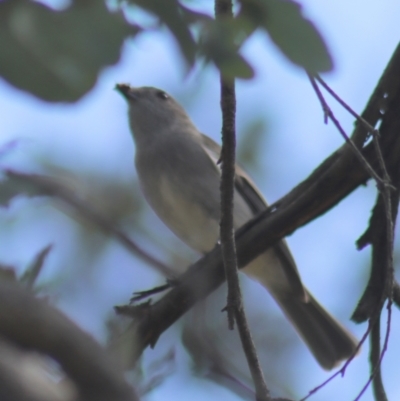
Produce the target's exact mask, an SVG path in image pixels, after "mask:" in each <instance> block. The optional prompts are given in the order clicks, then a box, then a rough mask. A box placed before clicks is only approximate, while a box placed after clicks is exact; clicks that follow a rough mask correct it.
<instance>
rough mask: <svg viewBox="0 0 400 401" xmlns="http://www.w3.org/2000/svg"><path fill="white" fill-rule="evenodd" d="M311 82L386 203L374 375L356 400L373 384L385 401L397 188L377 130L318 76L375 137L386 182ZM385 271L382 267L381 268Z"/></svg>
mask: <svg viewBox="0 0 400 401" xmlns="http://www.w3.org/2000/svg"><path fill="white" fill-rule="evenodd" d="M308 76H309V79H310V81H311V84H312V86H313V88H314V90H315V92H316V94H317V96H318V98H319V100H320V102H321V105H322V108H323V110H324V113H325V119H326V118H327V117H329V118H330V119H331V120H332V121H333V123H334V124H335V125H336V127H337V128H338V130H339V132H340V133H341V135H342V136H343V137H344V138H345V140H346V142H347V143H349V145H350V146H351V147H352V149H353V151H354V152H355V154H356V156H357V157H358V159H359V160H360V161H361V163H362V165H363V166H364V168H365V169H366V170H367V171H368V172H369V174H370V175H371V177H373V178H374V179H375V180H376V182H377V187H378V190H379V192H380V195H381V196H382V200H383V205H384V211H385V241H384V245H383V246H384V247H385V250H384V255H385V263H384V266H383V269H384V274H383V276H384V280H385V281H384V288H383V291H382V295H381V299H380V300H379V303H378V304H377V305H376V312H375V313H374V316H372V317H371V318H370V321H369V327H372V333H371V355H370V361H371V366H372V369H371V370H372V373H371V376H370V378H369V380H368V381H367V383H366V384H365V386H364V387H363V389H362V390H361V392H360V393H359V395H358V396H357V397H356V399H355V401H357V400H359V399H360V398H361V396H362V395H363V393H364V392H365V390H366V389H367V387H368V386H369V384H370V383H371V381H373V383H374V391H375V396H376V399H377V400H379V401H386V400H387V397H386V394H385V390H384V387H383V383H382V378H381V370H380V366H381V362H382V359H383V355H384V353H385V351H386V349H387V345H388V341H389V333H390V323H391V304H392V296H393V288H394V268H393V245H394V244H393V235H394V232H393V227H394V224H393V213H392V203H391V190H392V189H395V188H394V187H393V186H392V185H391V179H390V176H389V173H388V170H387V168H386V164H385V161H384V158H383V155H382V150H381V148H380V144H379V134H378V131H377V130H376V129H375V128H374V127H372V126H371V125H370V124H369V123H368V122H367V121H366V120H364V119H363V118H361V117H360V116H359V115H358V114H357V113H355V112H354V111H353V109H351V107H350V106H348V105H347V104H346V103H345V102H344V101H343V100H342V99H341V98H340V97H339V96H337V95H336V93H335V92H334V91H333V90H332V89H331V88H330V87H329V86H328V85H327V84H326V83H325V82H324V81H323V80H322V79H321V78H319V77H317V79H318V81H319V82H320V83H321V85H323V86H324V88H325V89H326V90H327V91H328V92H329V93H330V94H331V95H332V96H333V97H334V98H335V99H336V100H337V101H338V102H339V103H340V104H341V105H342V106H343V107H344V108H345V109H346V110H347V111H349V113H350V114H352V115H353V116H354V117H355V118H356V119H357V121H358V122H360V123H361V124H363V125H364V127H365V129H366V130H367V131H369V132H370V133H371V134H372V135H373V145H374V148H375V153H376V156H377V160H378V163H379V167H380V169H381V171H382V173H383V179H382V178H381V177H379V175H378V174H377V173H376V172H375V170H373V169H372V167H371V166H370V164H369V163H368V162H367V160H366V159H365V158H364V157H363V156H362V154H361V152H360V151H359V150H358V148H357V146H356V145H355V144H354V142H353V141H352V140H351V139H350V138H349V137H348V136H347V135H346V134H345V132H344V130H343V129H342V127H341V126H340V124H339V122H338V120H337V119H336V118H335V116H334V114H333V113H332V111H331V110H330V108H329V106H328V104H327V103H326V101H325V99H324V97H323V96H322V94H321V92H320V90H319V88H318V85H317V84H316V82H315V78H314V77H313V76H312V75H311V74H308ZM373 246H374V247H377V246H379V245H377V243H376V241H375V242H374V243H373ZM381 269H382V268H381ZM386 299H389V302H388V324H387V331H386V335H385V344H384V348H383V350H382V352H380V333H379V330H380V322H379V319H380V313H381V310H382V307H383V305H384V302H385V300H386Z"/></svg>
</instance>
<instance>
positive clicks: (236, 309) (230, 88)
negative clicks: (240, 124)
mask: <svg viewBox="0 0 400 401" xmlns="http://www.w3.org/2000/svg"><path fill="white" fill-rule="evenodd" d="M215 18H216V19H217V20H219V21H221V20H223V19H224V18H225V19H226V18H228V19H232V18H233V3H232V0H215ZM220 85H221V110H222V150H221V163H222V166H221V170H222V172H221V185H220V188H221V221H220V240H221V251H222V259H223V261H224V267H225V276H226V280H227V284H228V296H227V305H226V311H227V313H228V323H229V327H230V328H231V329H233V326H234V321H236V324H237V328H238V331H239V335H240V340H241V342H242V347H243V351H244V353H245V355H246V359H247V363H248V365H249V369H250V372H251V376H252V379H253V382H254V386H255V390H256V399H257V401H270V400H271V397H270V395H269V390H268V388H267V385H266V383H265V380H264V374H263V371H262V369H261V366H260V362H259V360H258V356H257V351H256V348H255V345H254V342H253V338H252V336H251V333H250V329H249V326H248V324H247V318H246V314H245V312H244V307H243V298H242V293H241V289H240V283H239V273H238V265H237V258H236V247H235V237H234V226H233V212H234V211H233V195H234V180H235V147H236V136H235V135H236V134H235V114H236V98H235V81H234V79H227V78H224V76H223V73H222V72H220Z"/></svg>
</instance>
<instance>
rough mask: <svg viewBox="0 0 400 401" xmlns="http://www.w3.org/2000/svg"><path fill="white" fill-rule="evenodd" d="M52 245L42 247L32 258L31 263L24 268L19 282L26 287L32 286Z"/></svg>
mask: <svg viewBox="0 0 400 401" xmlns="http://www.w3.org/2000/svg"><path fill="white" fill-rule="evenodd" d="M52 248H53V245H52V244H50V245H47V246H46V247H45V248H43V249H42V250H41V251H40V252H39V253H38V254H37V255H36V256H35V257H34V259H33V261H32V263H31V264H30V266H28V268H27V269H26V270H25V272H24V274H23V275H22V277H21V280H20V281H21V282H22V283H23V284H25V285H26V286H27V287H28V288H32V287H33V285H34V284H35V281H36V279H37V278H38V276H39V274H40V272H41V271H42V267H43V265H44V262H45V261H46V258H47V256H48V255H49V253H50V251H51V249H52Z"/></svg>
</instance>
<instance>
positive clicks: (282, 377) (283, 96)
mask: <svg viewBox="0 0 400 401" xmlns="http://www.w3.org/2000/svg"><path fill="white" fill-rule="evenodd" d="M198 3H199V4H201V7H203V6H204V8H205V9H212V6H210V5H211V2H209V1H200V2H198ZM300 3H301V4H302V5H303V11H304V14H305V15H306V16H307V17H309V18H310V19H311V20H312V21H314V23H315V24H316V26H317V27H318V29H319V31H320V32H321V33H322V35H323V37H324V38H325V40H326V43H327V44H328V47H329V49H330V51H331V54H332V56H333V58H334V62H335V69H334V71H333V72H331V73H329V74H326V75H324V76H323V77H324V79H325V80H326V81H327V82H328V84H329V85H330V86H331V87H332V88H333V89H334V90H335V91H336V92H337V93H338V94H339V95H340V96H341V97H342V98H343V99H344V100H345V101H346V102H347V103H348V104H350V105H351V106H352V107H353V109H355V110H356V111H357V112H361V111H362V110H363V107H364V106H365V104H366V102H367V101H368V98H369V96H370V94H371V92H372V90H373V89H374V87H375V85H376V83H377V80H378V79H379V77H380V75H381V74H382V71H383V69H384V68H385V66H386V64H387V62H388V61H389V58H390V57H391V54H392V53H393V51H394V49H395V47H396V46H397V44H398V41H399V37H400V35H399V27H398V21H399V15H400V3H399V2H397V1H395V0H381V1H379V2H378V1H376V0H375V1H371V0H367V1H365V0H364V1H361V0H355V1H351V2H348V1H344V0H340V1H338V0H336V1H333V0H325V1H323V2H319V1H315V0H308V1H307V0H304V1H301V2H300ZM243 54H244V55H245V57H246V58H247V59H248V60H249V61H250V62H251V64H252V65H253V66H254V68H255V71H256V76H255V78H254V79H252V80H249V81H245V80H238V81H237V133H238V142H239V149H238V152H239V155H243V153H244V152H243V151H244V150H246V149H247V148H248V147H250V148H251V147H252V146H251V145H252V144H254V145H253V146H254V147H253V149H252V150H253V151H252V153H251V156H249V155H248V154H247V157H243V159H242V160H243V164H244V165H245V167H246V168H247V169H248V171H249V172H250V174H251V175H252V176H253V178H254V180H255V182H256V183H257V184H258V185H259V188H260V189H261V191H262V192H263V193H264V194H265V196H266V197H267V199H268V200H269V201H270V202H273V201H275V200H277V199H279V198H280V197H282V196H283V195H285V194H286V193H287V192H288V191H289V190H290V189H292V188H293V187H294V186H295V185H296V184H297V183H299V182H300V181H301V180H303V179H305V178H306V177H307V176H308V175H309V174H310V173H311V172H312V171H313V169H314V168H315V167H317V166H318V165H319V164H320V163H321V162H322V161H323V160H324V159H325V158H326V157H327V156H328V155H330V154H331V153H332V152H333V151H334V150H335V149H336V148H337V147H339V146H340V145H341V144H342V139H341V137H340V135H339V133H338V132H336V130H335V128H334V127H333V126H332V125H331V124H329V125H324V122H323V114H322V112H321V107H320V105H319V103H318V101H317V99H316V96H315V94H314V93H313V91H312V88H311V86H310V84H309V82H308V79H307V76H306V75H305V74H304V72H303V71H302V70H301V69H299V68H298V67H296V66H294V65H292V64H291V63H290V62H289V61H287V60H286V59H285V57H284V56H283V55H282V54H281V53H280V51H279V50H278V49H277V48H275V46H274V45H273V44H272V43H271V41H270V40H269V38H268V37H267V36H265V35H263V34H255V35H253V36H252V37H251V39H250V40H249V41H248V42H247V43H246V44H245V46H244V48H243ZM119 82H129V83H131V84H132V85H134V86H142V85H150V86H156V87H160V88H162V89H164V90H166V91H167V92H169V93H170V94H171V95H172V96H174V97H175V98H176V99H177V100H178V101H179V102H181V103H182V104H183V106H184V107H185V109H186V110H187V111H188V113H189V114H190V116H191V117H192V119H193V121H194V122H195V124H196V126H197V127H198V128H199V129H200V130H201V131H202V132H204V133H206V134H208V135H209V136H211V137H213V138H214V139H215V140H217V141H219V137H220V128H221V116H220V109H219V80H218V73H217V71H216V69H215V68H214V67H207V68H203V67H202V66H197V67H196V68H195V69H194V70H193V71H190V72H188V71H186V69H185V66H184V63H183V61H182V58H181V57H180V55H179V51H178V48H177V46H176V44H175V42H174V40H173V38H172V37H171V35H170V34H169V33H168V31H166V30H161V31H159V32H152V33H147V34H143V35H140V36H137V37H136V38H135V39H134V40H131V41H127V42H126V44H125V46H124V48H123V52H122V57H121V60H120V62H119V63H118V64H117V65H116V66H113V67H110V68H107V69H105V70H104V71H103V72H102V73H101V75H100V77H99V81H98V83H97V85H96V86H95V88H94V89H93V90H92V91H90V92H89V93H88V94H87V95H86V96H85V97H84V98H83V99H81V100H80V101H79V102H77V103H75V104H50V103H46V102H43V101H41V100H38V99H37V98H35V97H33V96H32V95H30V94H28V93H24V92H22V91H19V90H16V89H15V88H13V87H12V86H10V85H9V84H8V83H7V82H5V81H3V80H0V110H1V118H0V148H1V147H2V146H3V145H5V144H7V143H8V142H9V141H14V140H17V142H16V146H14V148H13V149H12V150H11V151H9V152H8V153H7V154H6V155H3V156H1V158H0V167H1V168H4V167H13V168H15V169H18V170H21V171H25V172H33V171H36V172H46V173H48V174H50V173H51V174H55V175H58V176H60V177H63V178H65V179H68V180H70V181H71V182H73V183H74V185H76V187H77V188H78V189H79V190H81V191H83V192H84V193H86V194H87V195H88V196H90V197H91V199H92V200H93V202H94V203H95V204H96V205H97V206H98V207H100V208H103V209H104V210H105V211H107V213H109V215H110V216H113V217H114V218H115V220H116V221H118V224H119V225H120V226H121V227H122V228H123V229H124V230H125V231H127V232H129V233H130V235H132V237H133V238H134V239H135V240H137V241H138V242H139V243H141V244H142V245H143V246H145V247H146V248H147V249H148V250H149V251H150V252H154V253H155V254H156V255H157V256H159V257H168V258H169V259H168V262H169V263H170V264H174V265H179V266H185V265H186V261H187V260H195V259H196V257H197V256H196V255H195V254H193V253H192V252H190V251H189V250H188V249H187V248H186V247H185V246H184V245H182V244H181V243H180V242H179V241H178V240H177V239H175V238H173V237H172V235H170V234H169V232H168V230H167V229H166V228H165V227H164V226H163V225H162V223H160V222H159V221H158V219H157V218H156V217H155V216H154V215H153V214H152V212H151V211H150V210H149V209H148V208H147V206H144V205H143V201H142V200H141V196H140V193H139V192H138V187H137V183H136V174H135V171H134V166H133V155H134V145H133V142H132V139H131V136H130V133H129V128H128V124H127V116H126V110H127V106H126V104H125V101H124V99H123V98H122V97H121V96H120V95H119V94H118V93H117V92H116V91H115V90H113V88H114V86H115V84H116V83H119ZM327 99H328V100H329V103H330V105H331V106H332V108H333V110H334V112H335V114H336V116H337V117H338V118H339V119H340V121H341V123H342V125H343V127H344V129H345V130H346V132H347V133H351V131H352V128H353V119H352V118H351V117H350V116H348V115H347V114H346V113H345V112H344V111H342V110H341V109H340V107H338V106H337V105H336V104H335V103H334V102H333V101H332V100H331V99H329V98H328V97H327ZM254 127H256V128H257V127H259V128H258V130H257V129H255V128H254ZM260 127H261V128H260ZM253 131H255V132H256V134H253V135H252V132H253ZM85 191H86V192H85ZM375 196H376V190H375V186H374V184H373V183H372V182H370V183H369V184H368V186H366V187H363V188H359V189H358V190H357V191H355V192H354V193H353V194H351V195H350V196H348V197H347V198H346V199H345V200H344V201H342V202H341V203H340V204H339V205H338V206H337V207H335V208H334V209H333V210H331V211H330V212H329V213H327V214H326V215H324V216H322V217H320V218H319V219H317V220H316V221H313V222H312V223H310V224H309V225H307V226H306V227H304V228H301V229H299V230H297V231H296V232H295V233H294V234H293V235H292V236H290V237H289V238H288V239H287V240H288V243H289V245H290V247H291V250H292V253H293V255H294V257H295V259H296V261H297V264H298V268H299V270H300V272H301V275H302V278H303V282H304V283H305V284H306V285H307V287H308V288H309V289H310V291H311V292H312V293H313V294H314V296H315V297H316V298H317V299H318V300H320V302H321V303H322V304H323V305H324V306H325V307H326V308H327V309H328V310H329V311H331V312H332V313H333V314H334V315H335V316H336V317H337V318H338V319H340V320H341V321H342V322H343V324H344V325H345V326H346V327H348V328H349V329H350V330H351V331H352V332H353V333H354V334H355V335H356V336H357V337H358V338H360V337H361V336H362V334H363V333H364V332H365V330H366V328H367V327H366V324H362V325H356V324H354V323H352V322H350V320H349V316H350V315H351V313H352V312H353V310H354V307H355V305H356V303H357V301H358V300H359V298H360V296H361V294H362V292H363V290H364V287H365V284H366V280H367V278H368V272H369V261H370V251H369V249H366V250H363V251H362V252H358V251H357V250H356V247H355V241H356V240H357V238H358V237H359V236H360V235H361V234H362V233H363V232H364V230H365V228H366V226H367V222H368V218H369V216H370V210H371V208H372V207H373V204H374V200H375ZM139 211H140V213H139ZM0 219H1V222H2V223H1V227H0V261H1V262H2V263H4V264H8V265H12V266H15V267H16V268H17V270H18V271H23V270H24V268H26V266H27V265H28V264H29V262H30V261H31V260H32V258H33V257H34V255H35V254H37V252H38V251H39V250H40V249H42V248H43V247H44V246H46V245H47V244H49V243H52V244H54V248H53V250H52V252H51V254H50V256H49V258H48V261H47V264H46V267H45V270H44V271H43V274H42V276H41V280H40V282H39V283H40V284H41V285H42V286H45V287H46V288H47V290H46V291H47V294H49V296H50V297H51V298H52V299H53V301H54V302H55V303H56V304H57V305H58V306H59V307H60V308H61V309H62V310H63V311H65V312H66V313H67V314H68V315H69V316H71V317H72V318H73V319H74V320H75V321H76V322H77V323H78V324H79V325H80V326H81V327H82V328H84V329H85V330H87V331H89V332H90V333H92V334H93V335H94V336H95V337H96V338H97V339H98V340H99V341H105V336H106V328H105V324H104V320H105V318H107V317H108V316H111V315H112V306H113V305H115V304H122V303H126V302H127V301H128V299H129V297H130V295H131V294H132V292H133V291H135V290H140V289H147V288H151V287H152V286H154V285H158V284H160V283H162V278H161V277H160V276H159V275H158V274H157V273H155V272H154V271H153V270H152V269H149V268H148V267H147V266H146V265H145V264H144V263H143V262H141V261H140V260H138V259H137V258H135V257H133V256H132V255H131V254H129V253H128V252H127V251H126V250H125V249H123V248H122V247H121V246H120V245H118V244H116V243H115V242H114V241H113V240H110V239H109V238H107V237H105V236H104V235H103V234H101V233H99V232H98V231H97V230H96V228H94V227H93V226H91V225H88V224H87V223H86V222H84V221H82V219H80V218H79V217H77V215H76V214H74V212H73V211H71V210H70V209H69V208H66V207H65V206H62V205H60V204H58V203H55V202H52V201H49V200H47V199H44V198H39V199H24V198H19V199H16V200H14V201H13V202H12V204H11V205H10V207H9V208H7V209H2V210H0ZM171 255H172V256H171ZM397 277H399V274H398V268H397ZM243 286H244V291H245V294H246V305H247V307H248V312H249V315H250V319H251V320H252V324H253V326H254V335H255V338H256V342H257V344H260V345H259V347H261V348H263V344H264V345H265V344H266V343H268V342H271V343H272V341H277V338H276V337H275V338H273V336H274V335H275V336H276V333H273V330H272V329H273V327H272V326H275V324H276V325H278V326H279V327H282V328H281V329H280V330H281V331H280V332H278V337H280V338H278V340H279V341H281V343H285V344H286V345H287V347H286V348H285V349H286V351H285V350H283V351H282V352H279V353H274V350H273V349H261V351H260V353H261V358H262V360H263V364H264V362H265V366H266V370H267V371H266V377H267V379H268V378H270V379H271V381H273V383H272V386H271V387H272V390H273V391H276V392H275V393H273V395H276V396H277V395H286V396H291V397H293V398H301V397H302V396H304V395H306V394H307V392H308V391H309V390H310V389H311V388H313V387H315V386H316V385H318V384H319V383H321V382H322V381H323V380H325V379H326V378H327V377H328V375H329V373H327V372H324V371H323V370H321V368H320V367H319V366H318V365H317V364H316V363H315V361H314V360H313V358H312V357H311V356H310V354H309V352H308V351H307V349H306V347H305V346H304V345H303V344H302V343H301V342H300V340H299V339H298V338H297V336H296V334H295V333H294V332H293V330H291V329H290V328H289V327H290V326H289V325H287V324H286V323H285V322H284V318H283V317H282V316H281V314H280V313H279V311H278V310H277V308H275V306H274V305H273V304H272V301H271V300H270V299H269V297H268V295H266V294H264V292H263V291H261V290H260V288H258V286H257V285H255V284H254V283H250V282H249V281H244V282H243ZM223 302H224V298H223V291H220V292H219V293H217V294H214V295H213V296H212V297H211V298H210V299H209V300H208V301H207V302H206V304H208V306H209V304H212V305H214V308H213V309H214V312H213V313H214V314H213V313H211V312H210V316H209V315H207V318H210V321H211V322H213V323H212V324H214V325H215V327H212V329H216V327H220V330H226V327H225V326H226V322H225V316H224V315H222V314H220V315H215V313H219V310H220V309H221V308H222V307H223V306H224V305H223ZM218 303H220V305H219V304H218ZM215 305H218V306H217V307H216V308H215ZM264 305H266V307H264ZM219 306H221V307H219ZM210 309H211V308H210ZM266 310H268V311H269V312H268V313H267V312H266ZM207 318H206V319H207ZM188 322H190V317H189V318H188V319H187V320H186V322H185V321H183V322H181V323H180V324H179V325H177V327H175V328H173V329H172V330H170V331H169V333H167V334H166V335H165V336H164V337H162V338H161V339H160V343H159V344H158V345H157V347H156V349H155V350H154V351H152V350H148V351H146V354H145V358H144V362H143V363H144V364H145V366H148V364H150V362H151V361H153V360H154V359H156V358H157V357H160V355H161V356H162V355H163V352H167V350H168V349H170V348H171V347H173V346H176V357H175V363H174V373H173V374H172V375H171V376H169V377H168V378H167V379H166V380H165V381H164V382H163V383H162V384H161V385H160V386H159V387H157V389H156V390H154V391H153V392H151V393H150V394H149V395H147V399H148V400H151V401H158V400H162V399H165V398H166V397H167V399H169V398H170V397H174V399H182V400H183V399H190V400H197V399H198V400H200V399H204V397H208V399H216V398H218V399H223V400H226V401H231V400H232V401H234V400H238V399H240V398H238V396H237V395H235V394H234V393H232V392H231V391H229V390H227V389H225V388H223V387H221V386H218V385H216V384H214V383H212V382H211V381H208V380H205V379H204V377H202V372H201V371H200V372H198V374H197V375H193V374H192V373H191V369H190V358H189V356H188V354H187V353H186V352H185V351H184V350H183V348H182V347H179V345H178V344H176V342H177V336H178V334H177V332H178V329H182V330H184V332H185V333H187V331H185V330H189V328H190V323H188ZM216 322H218V324H217V323H216ZM383 322H384V323H383V324H382V326H383V327H385V322H386V313H385V312H384V314H383ZM212 329H210V333H211V332H212ZM189 331H190V330H189ZM214 331H215V330H214ZM391 331H392V332H391V340H390V343H389V349H388V352H387V354H386V356H385V359H384V361H383V377H384V384H385V386H386V389H387V392H388V396H389V399H396V397H397V395H398V394H399V392H400V387H399V381H398V368H397V366H398V355H399V354H400V345H399V343H398V342H397V341H396V338H399V335H400V319H399V315H398V310H397V309H396V310H394V313H393V320H392V328H391ZM220 333H222V334H223V335H221V338H215V341H216V344H217V345H220V346H221V347H223V344H224V341H225V339H226V338H229V339H230V338H231V336H232V334H231V333H227V332H226V333H225V332H222V331H221V332H220ZM268 333H269V334H268ZM192 335H193V333H192ZM212 335H213V336H215V335H216V334H215V332H212ZM225 336H227V337H225ZM233 336H234V335H233ZM268 336H269V337H268ZM189 337H190V333H189ZM193 341H195V340H193ZM232 341H234V340H232ZM264 348H265V347H264ZM266 348H268V347H266ZM279 350H281V347H279ZM235 351H236V352H238V351H237V348H236V349H235ZM227 353H229V352H228V351H227ZM367 360H368V345H365V346H364V348H363V350H362V352H361V354H360V356H359V357H358V358H357V359H356V360H355V361H354V362H353V363H352V364H351V366H350V367H349V369H348V371H347V373H346V376H345V377H344V378H336V379H335V380H334V381H333V382H332V383H331V384H329V385H328V386H326V388H324V389H323V390H322V391H321V392H319V393H318V394H316V395H315V396H313V397H312V398H311V399H313V400H315V401H317V400H325V401H330V400H337V399H340V400H352V399H354V398H355V396H356V395H357V394H358V392H359V391H360V390H361V388H362V387H363V385H364V384H365V382H366V381H367V379H368V364H367ZM235 362H236V364H237V366H235V369H238V370H240V373H239V376H240V375H243V376H246V372H245V369H244V370H243V368H242V367H241V366H240V365H241V364H240V363H239V364H238V363H237V361H234V362H232V363H233V364H234V363H235ZM242 365H243V364H242ZM263 366H264V365H263ZM363 399H364V400H366V401H369V400H372V394H371V390H370V389H369V390H368V391H367V393H366V394H365V395H364V397H363Z"/></svg>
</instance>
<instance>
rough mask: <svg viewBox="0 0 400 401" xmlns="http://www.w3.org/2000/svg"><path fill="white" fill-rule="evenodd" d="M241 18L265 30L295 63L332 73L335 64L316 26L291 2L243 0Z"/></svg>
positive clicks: (284, 0)
mask: <svg viewBox="0 0 400 401" xmlns="http://www.w3.org/2000/svg"><path fill="white" fill-rule="evenodd" d="M241 3H242V8H241V12H240V15H239V18H244V19H247V20H248V21H250V22H251V23H252V24H253V25H254V26H255V27H261V28H263V29H265V30H266V31H267V32H268V34H269V36H270V37H271V39H272V41H273V42H274V43H275V44H276V45H277V46H278V47H279V49H280V50H281V51H282V52H283V53H284V54H285V56H286V57H287V58H288V59H289V60H291V61H292V62H293V63H295V64H297V65H300V66H301V67H303V68H305V69H306V70H308V71H310V72H311V73H316V72H325V71H330V70H331V69H332V68H333V61H332V58H331V56H330V54H329V51H328V48H327V46H326V44H325V42H324V40H323V38H322V36H321V34H320V33H319V32H318V30H317V28H316V27H315V25H314V24H313V23H312V22H311V21H310V20H308V19H307V18H305V17H304V16H303V15H302V12H301V6H300V4H298V3H296V2H294V1H291V0H242V1H241Z"/></svg>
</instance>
